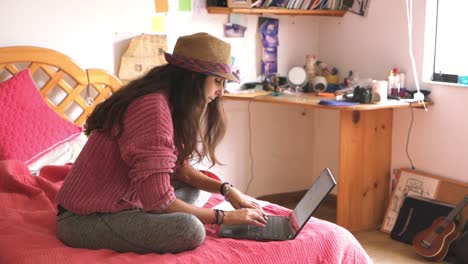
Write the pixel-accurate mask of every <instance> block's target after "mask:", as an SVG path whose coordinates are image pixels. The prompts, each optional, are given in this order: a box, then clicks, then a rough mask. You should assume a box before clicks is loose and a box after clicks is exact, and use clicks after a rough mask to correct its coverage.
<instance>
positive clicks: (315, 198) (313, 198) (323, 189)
mask: <svg viewBox="0 0 468 264" xmlns="http://www.w3.org/2000/svg"><path fill="white" fill-rule="evenodd" d="M335 185H336V181H335V179H334V178H333V175H332V173H331V171H330V170H329V169H328V168H325V169H324V170H323V172H322V174H320V176H319V177H318V178H317V180H315V182H314V183H313V184H312V187H310V189H309V190H308V191H307V192H306V194H305V195H304V197H302V199H301V201H299V203H298V204H297V206H296V207H295V208H294V210H293V211H292V213H291V215H290V216H289V218H290V221H291V223H290V224H291V227H292V229H293V235H294V237H295V236H296V234H297V233H298V232H299V231H300V230H301V228H302V227H303V226H304V225H305V224H306V223H307V220H309V217H310V216H311V215H312V214H313V213H314V212H315V210H316V209H317V208H318V207H319V205H320V203H321V202H322V200H323V199H324V198H325V196H327V194H328V193H329V192H330V191H331V190H332V189H333V187H335Z"/></svg>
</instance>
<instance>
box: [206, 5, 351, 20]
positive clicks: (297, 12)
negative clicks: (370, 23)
mask: <svg viewBox="0 0 468 264" xmlns="http://www.w3.org/2000/svg"><path fill="white" fill-rule="evenodd" d="M231 13H235V14H245V15H261V14H273V15H290V16H333V17H343V16H344V14H345V13H346V10H302V9H287V8H229V7H218V6H209V7H208V14H231Z"/></svg>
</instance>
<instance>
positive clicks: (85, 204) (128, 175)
mask: <svg viewBox="0 0 468 264" xmlns="http://www.w3.org/2000/svg"><path fill="white" fill-rule="evenodd" d="M173 139H174V137H173V126H172V117H171V113H170V109H169V103H168V98H167V95H164V94H160V93H153V94H149V95H146V96H143V97H141V98H139V99H137V100H135V101H134V102H133V103H132V104H131V105H130V106H129V108H128V110H127V113H126V114H125V119H124V131H123V134H122V136H121V137H120V138H119V139H118V140H112V139H110V138H109V137H107V136H105V135H103V134H101V133H98V132H93V133H92V134H91V136H90V137H89V139H88V142H87V144H86V145H85V147H84V148H83V150H82V152H81V153H80V155H79V157H78V159H77V160H76V162H75V164H74V165H73V167H72V169H71V171H70V173H69V174H68V175H67V177H66V178H65V182H64V183H63V186H62V188H61V189H60V191H59V193H58V195H57V200H58V203H59V204H60V205H62V206H63V207H65V208H66V209H68V210H70V211H72V212H74V213H76V214H80V215H87V214H91V213H94V212H118V211H122V210H125V209H130V208H143V209H144V210H145V211H162V210H164V209H165V208H166V207H167V206H169V204H171V203H172V202H173V201H174V200H175V195H174V189H173V188H172V186H171V184H170V173H173V172H174V166H175V163H176V160H177V156H176V150H175V146H174V141H173Z"/></svg>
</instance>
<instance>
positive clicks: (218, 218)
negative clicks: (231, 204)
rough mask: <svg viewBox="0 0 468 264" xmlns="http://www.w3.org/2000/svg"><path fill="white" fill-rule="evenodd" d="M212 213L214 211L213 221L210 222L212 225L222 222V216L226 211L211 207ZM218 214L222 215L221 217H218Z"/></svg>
mask: <svg viewBox="0 0 468 264" xmlns="http://www.w3.org/2000/svg"><path fill="white" fill-rule="evenodd" d="M213 211H214V213H215V221H214V222H213V223H211V224H212V225H215V224H216V225H220V224H222V223H223V222H224V216H225V215H226V213H225V212H224V211H223V210H220V209H213ZM220 214H221V215H223V217H222V218H220Z"/></svg>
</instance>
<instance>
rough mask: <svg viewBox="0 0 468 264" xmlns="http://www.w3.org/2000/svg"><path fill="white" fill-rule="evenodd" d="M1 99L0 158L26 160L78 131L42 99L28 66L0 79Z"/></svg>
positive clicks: (35, 156) (78, 131)
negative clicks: (5, 79) (7, 77)
mask: <svg viewBox="0 0 468 264" xmlns="http://www.w3.org/2000/svg"><path fill="white" fill-rule="evenodd" d="M0 102H2V103H1V105H2V106H1V108H0V160H6V159H16V160H21V161H23V162H25V163H26V164H28V163H30V162H33V161H34V160H36V159H38V158H40V157H41V155H43V154H45V153H46V152H47V151H49V150H50V149H52V148H53V147H54V146H56V145H58V144H60V143H62V142H64V141H67V140H69V139H71V138H74V137H76V136H78V135H79V134H80V132H81V128H80V127H78V126H76V125H75V124H73V123H71V122H69V121H67V120H65V119H63V118H61V117H60V116H59V115H58V114H57V113H55V112H54V110H52V109H51V108H50V107H49V106H48V105H47V104H46V103H45V102H44V99H42V97H41V94H40V92H39V91H38V89H37V87H36V85H35V84H34V82H33V80H32V78H31V73H30V71H29V69H26V70H23V71H21V72H20V73H18V74H16V75H15V76H13V77H12V78H10V79H9V80H7V81H5V82H2V83H0Z"/></svg>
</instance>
